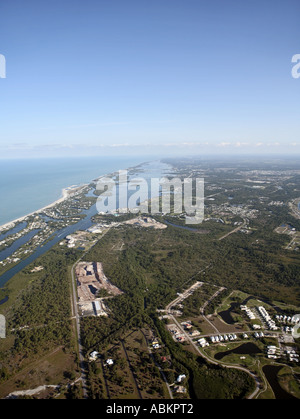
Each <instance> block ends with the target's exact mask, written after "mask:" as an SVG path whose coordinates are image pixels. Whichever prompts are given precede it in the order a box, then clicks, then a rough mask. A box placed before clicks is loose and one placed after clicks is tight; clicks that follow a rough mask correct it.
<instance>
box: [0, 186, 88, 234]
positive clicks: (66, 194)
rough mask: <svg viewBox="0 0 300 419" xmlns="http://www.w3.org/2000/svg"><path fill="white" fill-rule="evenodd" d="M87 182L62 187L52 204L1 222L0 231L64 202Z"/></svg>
mask: <svg viewBox="0 0 300 419" xmlns="http://www.w3.org/2000/svg"><path fill="white" fill-rule="evenodd" d="M87 185H88V184H85V185H82V186H78V185H73V186H68V187H67V188H64V189H63V190H62V196H61V198H59V199H57V200H56V201H54V202H52V204H49V205H46V206H45V207H43V208H40V209H39V210H37V211H34V212H31V213H30V214H27V215H24V216H23V217H20V218H17V219H15V220H13V221H10V222H8V223H6V224H3V225H1V226H0V233H1V232H2V231H4V230H8V229H10V228H12V227H13V226H14V225H16V224H17V223H20V222H22V221H24V220H26V218H28V217H31V216H32V215H36V214H40V213H41V212H43V211H45V210H46V209H49V208H53V207H55V206H56V205H58V204H61V203H62V202H64V201H65V200H66V199H68V198H69V196H70V195H71V194H72V193H73V192H74V191H75V190H77V189H78V190H79V189H83V188H85V187H86V186H87Z"/></svg>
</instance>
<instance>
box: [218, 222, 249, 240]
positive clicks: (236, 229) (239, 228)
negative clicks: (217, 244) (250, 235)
mask: <svg viewBox="0 0 300 419" xmlns="http://www.w3.org/2000/svg"><path fill="white" fill-rule="evenodd" d="M246 225H247V220H246V219H244V222H243V224H242V225H240V226H238V227H237V228H235V229H234V230H232V231H230V232H229V233H227V234H225V236H222V237H220V238H219V241H222V240H224V239H226V237H229V236H230V235H231V234H233V233H237V232H238V231H240V230H241V229H242V228H244V227H245V226H246Z"/></svg>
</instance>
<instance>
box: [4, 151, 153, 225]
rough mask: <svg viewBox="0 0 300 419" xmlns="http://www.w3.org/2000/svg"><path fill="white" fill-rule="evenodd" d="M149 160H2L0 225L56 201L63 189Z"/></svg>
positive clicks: (128, 158)
mask: <svg viewBox="0 0 300 419" xmlns="http://www.w3.org/2000/svg"><path fill="white" fill-rule="evenodd" d="M148 161H151V158H149V157H141V156H140V157H137V156H134V157H128V156H126V157H124V156H122V157H84V158H60V159H23V160H0V226H1V225H3V224H5V223H7V222H10V221H13V220H15V219H17V218H20V217H23V216H24V215H27V214H29V213H31V212H34V211H36V210H38V209H40V208H43V207H45V206H46V205H49V204H51V203H52V202H54V201H56V200H57V199H59V198H60V197H61V193H62V189H63V188H66V187H68V186H73V185H80V184H83V183H89V182H90V181H92V180H93V179H95V178H97V177H99V176H101V175H105V174H108V173H112V172H115V171H117V170H121V169H127V168H129V167H134V166H136V165H138V164H140V163H143V162H148Z"/></svg>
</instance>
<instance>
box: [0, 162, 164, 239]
mask: <svg viewBox="0 0 300 419" xmlns="http://www.w3.org/2000/svg"><path fill="white" fill-rule="evenodd" d="M157 161H159V162H160V161H161V160H157ZM151 162H152V160H150V161H144V162H142V163H139V164H138V165H137V166H131V167H129V168H127V169H126V170H127V171H130V170H134V169H136V168H139V167H141V166H143V165H145V164H147V163H151ZM116 173H117V172H112V173H110V174H104V175H100V176H99V177H97V178H96V179H94V180H92V181H91V182H90V183H85V184H83V185H80V186H78V185H73V186H68V187H66V188H63V189H62V196H61V197H60V198H59V199H57V200H56V201H54V202H52V203H51V204H49V205H46V206H45V207H43V208H40V209H38V210H36V211H33V212H31V213H30V214H27V215H24V216H22V217H19V218H16V219H15V220H12V221H9V222H7V223H5V224H2V225H0V234H2V233H3V231H5V230H11V229H12V228H14V227H15V225H16V224H17V223H21V222H23V221H25V220H26V218H28V217H31V216H32V215H35V214H40V213H41V212H43V211H44V210H46V209H49V208H53V207H54V206H56V205H58V204H61V203H62V202H64V201H65V200H66V199H68V198H69V196H70V194H71V193H72V191H74V190H79V189H83V188H85V187H86V186H89V185H91V183H93V182H98V181H99V180H100V179H102V178H104V177H106V176H109V175H115V174H116Z"/></svg>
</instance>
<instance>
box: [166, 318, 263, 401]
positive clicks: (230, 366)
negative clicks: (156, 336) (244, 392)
mask: <svg viewBox="0 0 300 419" xmlns="http://www.w3.org/2000/svg"><path fill="white" fill-rule="evenodd" d="M169 316H170V317H171V319H172V320H173V322H174V323H175V324H176V326H177V327H178V328H179V330H180V331H181V332H182V334H184V335H185V337H186V339H187V340H188V342H189V343H190V344H191V345H192V346H193V348H194V349H195V351H196V352H197V353H198V354H199V355H200V356H202V358H204V359H206V360H207V361H208V362H210V363H211V364H214V365H221V366H222V367H224V368H230V369H236V370H239V371H243V372H246V373H247V374H249V375H250V376H251V377H252V378H253V379H254V381H255V384H256V388H255V390H254V391H253V393H252V394H250V396H248V399H254V398H255V397H256V396H257V395H258V394H259V392H260V380H259V377H257V376H256V375H255V374H253V373H252V372H251V371H249V370H247V369H246V368H244V367H240V366H238V365H229V364H225V363H223V362H217V361H215V360H213V359H211V358H210V357H209V356H207V355H206V354H205V353H203V352H202V351H201V350H200V348H199V346H198V345H196V343H195V342H194V341H193V340H192V339H191V337H190V336H189V335H188V334H187V333H186V331H185V330H184V329H183V327H182V326H181V324H179V322H178V321H177V319H176V318H175V317H174V316H173V315H172V314H171V313H169Z"/></svg>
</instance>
